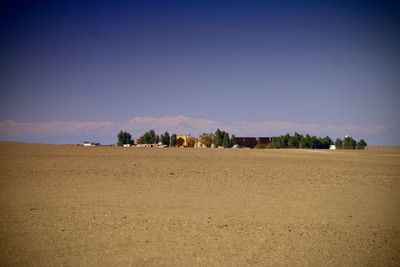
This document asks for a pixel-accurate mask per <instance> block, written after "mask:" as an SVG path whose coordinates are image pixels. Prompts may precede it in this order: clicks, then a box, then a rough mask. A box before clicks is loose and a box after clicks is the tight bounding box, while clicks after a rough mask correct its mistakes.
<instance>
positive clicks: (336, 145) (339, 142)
mask: <svg viewBox="0 0 400 267" xmlns="http://www.w3.org/2000/svg"><path fill="white" fill-rule="evenodd" d="M342 146H343V141H342V139H340V138H336V141H335V147H336V149H342Z"/></svg>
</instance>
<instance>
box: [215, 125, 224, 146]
mask: <svg viewBox="0 0 400 267" xmlns="http://www.w3.org/2000/svg"><path fill="white" fill-rule="evenodd" d="M223 139H224V133H223V132H222V131H221V130H220V129H217V130H216V131H215V134H214V146H215V147H219V146H222V140H223Z"/></svg>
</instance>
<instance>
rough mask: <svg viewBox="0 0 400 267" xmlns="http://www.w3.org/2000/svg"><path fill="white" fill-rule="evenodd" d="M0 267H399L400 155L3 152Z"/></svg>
mask: <svg viewBox="0 0 400 267" xmlns="http://www.w3.org/2000/svg"><path fill="white" fill-rule="evenodd" d="M0 226H1V227H0V240H1V241H0V242H1V243H0V265H1V266H20V265H29V266H32V265H33V266H42V265H52V266H54V265H72V266H98V265H107V266H110V265H111V266H114V265H124V266H125V265H136V266H137V265H139V266H141V265H146V266H147V265H150V266H182V265H183V266H193V265H194V266H210V265H211V266H219V265H223V266H254V265H260V266H276V265H301V266H304V265H311V266H337V265H341V266H342V265H346V266H353V265H355V266H399V265H400V149H396V148H393V149H390V148H379V149H367V150H365V151H321V150H318V151H317V150H245V149H175V148H120V147H82V146H62V145H34V144H21V143H0Z"/></svg>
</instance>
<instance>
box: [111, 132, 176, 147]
mask: <svg viewBox="0 0 400 267" xmlns="http://www.w3.org/2000/svg"><path fill="white" fill-rule="evenodd" d="M160 141H161V143H162V144H163V145H166V146H176V142H177V141H176V134H173V135H171V136H170V134H169V133H168V132H167V131H166V132H165V133H163V134H161V135H157V134H156V132H155V131H154V130H150V131H147V132H145V133H144V134H143V135H142V136H141V137H140V138H139V143H140V144H158V143H159V142H160ZM131 143H132V135H131V134H130V133H128V132H125V131H122V130H121V131H120V132H119V133H118V142H117V145H118V146H123V145H124V144H131Z"/></svg>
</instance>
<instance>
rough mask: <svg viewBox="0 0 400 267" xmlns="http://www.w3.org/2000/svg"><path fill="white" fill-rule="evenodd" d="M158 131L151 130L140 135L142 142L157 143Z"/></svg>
mask: <svg viewBox="0 0 400 267" xmlns="http://www.w3.org/2000/svg"><path fill="white" fill-rule="evenodd" d="M156 139H157V136H156V133H155V131H154V130H150V131H148V132H145V133H144V134H143V135H142V136H141V137H140V143H141V144H155V143H156Z"/></svg>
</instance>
